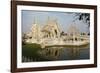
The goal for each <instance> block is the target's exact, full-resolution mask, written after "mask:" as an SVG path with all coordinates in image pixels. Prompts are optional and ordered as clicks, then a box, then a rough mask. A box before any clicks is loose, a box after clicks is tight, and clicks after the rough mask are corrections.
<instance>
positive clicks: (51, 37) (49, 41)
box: [26, 19, 89, 47]
mask: <svg viewBox="0 0 100 73" xmlns="http://www.w3.org/2000/svg"><path fill="white" fill-rule="evenodd" d="M61 32H62V30H61V29H60V26H59V24H58V23H57V20H52V19H48V20H47V22H46V23H45V25H44V26H43V27H40V25H39V24H38V23H37V22H36V20H35V21H34V24H33V25H32V27H31V31H30V32H29V33H28V34H27V36H28V38H27V40H26V42H27V43H37V44H40V45H41V46H42V47H45V46H53V45H74V46H80V45H84V44H88V43H89V36H88V35H87V34H85V35H81V32H80V31H79V29H78V28H77V27H76V26H75V24H73V25H71V26H70V27H69V29H68V30H67V32H66V33H67V34H66V35H62V34H61ZM64 33H65V32H64Z"/></svg>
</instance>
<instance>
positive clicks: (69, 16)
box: [22, 10, 89, 32]
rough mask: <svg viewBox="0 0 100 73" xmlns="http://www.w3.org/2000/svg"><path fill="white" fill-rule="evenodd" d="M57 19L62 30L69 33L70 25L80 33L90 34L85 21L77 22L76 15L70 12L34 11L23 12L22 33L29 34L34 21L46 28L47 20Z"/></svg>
mask: <svg viewBox="0 0 100 73" xmlns="http://www.w3.org/2000/svg"><path fill="white" fill-rule="evenodd" d="M48 17H49V18H51V19H52V20H53V19H57V22H58V24H59V26H60V29H61V30H62V31H64V32H67V30H68V28H69V27H70V25H75V26H76V27H77V28H78V29H79V30H80V32H88V31H89V29H88V26H87V24H86V23H84V22H83V21H79V20H76V21H75V22H73V20H75V13H74V12H73V13H69V12H54V11H34V10H22V32H29V31H30V28H31V27H32V24H33V23H34V19H36V21H37V23H38V25H40V26H44V25H45V23H46V21H47V19H48Z"/></svg>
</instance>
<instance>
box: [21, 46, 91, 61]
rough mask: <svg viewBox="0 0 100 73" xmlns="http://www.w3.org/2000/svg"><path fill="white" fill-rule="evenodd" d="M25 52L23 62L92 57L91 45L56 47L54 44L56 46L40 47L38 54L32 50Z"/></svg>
mask: <svg viewBox="0 0 100 73" xmlns="http://www.w3.org/2000/svg"><path fill="white" fill-rule="evenodd" d="M28 50H30V49H28ZM24 52H25V51H24ZM24 52H23V53H24ZM25 53H26V54H23V55H22V62H35V61H58V60H81V59H89V58H90V48H89V45H85V46H80V47H68V46H67V47H64V46H61V47H55V46H54V47H47V48H43V49H38V50H36V51H35V53H36V54H33V53H34V52H33V53H32V51H31V50H30V51H26V52H25ZM31 53H32V54H31Z"/></svg>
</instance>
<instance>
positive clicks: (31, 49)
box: [22, 44, 41, 58]
mask: <svg viewBox="0 0 100 73" xmlns="http://www.w3.org/2000/svg"><path fill="white" fill-rule="evenodd" d="M40 49H41V47H40V45H39V44H25V45H23V46H22V55H23V56H25V57H32V58H39V55H38V51H39V50H40Z"/></svg>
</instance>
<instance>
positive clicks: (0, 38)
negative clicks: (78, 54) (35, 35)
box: [0, 0, 100, 73]
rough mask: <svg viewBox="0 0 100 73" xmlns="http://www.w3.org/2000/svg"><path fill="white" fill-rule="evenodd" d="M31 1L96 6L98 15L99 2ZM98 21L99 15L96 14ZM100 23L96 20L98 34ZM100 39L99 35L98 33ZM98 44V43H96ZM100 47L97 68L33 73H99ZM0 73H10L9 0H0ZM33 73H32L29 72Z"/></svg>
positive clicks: (90, 0) (72, 0)
mask: <svg viewBox="0 0 100 73" xmlns="http://www.w3.org/2000/svg"><path fill="white" fill-rule="evenodd" d="M32 1H46V2H47V1H48V2H59V3H73V4H87V5H98V13H100V8H99V7H100V4H99V3H100V2H99V1H100V0H32ZM98 19H100V14H98ZM99 24H100V21H99V20H98V32H100V25H99ZM98 37H100V33H98ZM98 40H100V38H98ZM98 43H100V41H98ZM99 48H100V46H99V44H98V67H97V68H86V69H85V68H83V69H69V70H56V71H42V72H34V73H51V72H52V73H55V72H58V73H99V72H100V65H99V64H100V49H99ZM0 73H10V0H0ZM31 73H33V72H31Z"/></svg>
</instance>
